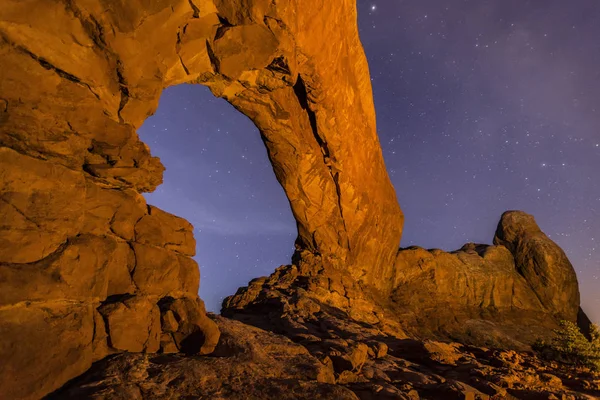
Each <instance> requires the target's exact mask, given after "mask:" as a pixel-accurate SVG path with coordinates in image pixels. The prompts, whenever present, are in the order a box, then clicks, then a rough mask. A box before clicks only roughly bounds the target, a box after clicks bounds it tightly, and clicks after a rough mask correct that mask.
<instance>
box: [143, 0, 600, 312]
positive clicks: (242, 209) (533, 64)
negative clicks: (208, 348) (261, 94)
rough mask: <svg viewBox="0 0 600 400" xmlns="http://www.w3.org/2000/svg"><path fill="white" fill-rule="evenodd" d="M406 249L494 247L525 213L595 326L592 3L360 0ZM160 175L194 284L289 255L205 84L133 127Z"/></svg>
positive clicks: (161, 192) (205, 292) (597, 95)
mask: <svg viewBox="0 0 600 400" xmlns="http://www.w3.org/2000/svg"><path fill="white" fill-rule="evenodd" d="M358 9H359V26H360V32H361V39H362V42H363V45H364V46H365V51H366V53H367V57H368V59H369V65H370V69H371V75H372V81H373V92H374V96H375V106H376V110H377V123H378V133H379V136H380V140H381V144H382V146H383V152H384V156H385V160H386V164H387V168H388V171H389V173H390V177H391V179H392V182H393V184H394V186H395V188H396V191H397V193H398V199H399V201H400V204H401V206H402V208H403V210H404V212H405V214H406V224H405V227H404V238H403V241H402V246H403V247H406V246H409V245H412V244H416V245H420V246H423V247H428V248H430V247H436V248H442V249H444V250H454V249H457V248H459V247H461V246H462V244H464V243H465V242H468V241H475V242H481V243H491V240H492V238H493V234H494V230H495V227H496V224H497V222H498V219H499V217H500V215H501V213H502V212H503V211H505V210H508V209H521V210H524V211H526V212H529V213H531V214H534V215H535V217H536V219H537V221H538V223H539V225H540V226H541V228H542V229H543V230H544V231H545V232H546V233H547V234H548V235H549V236H550V237H551V238H552V239H553V240H554V241H556V242H557V243H558V244H559V245H560V246H561V247H562V248H563V249H564V250H565V251H566V253H567V255H568V256H569V258H570V259H571V262H572V263H573V265H574V266H575V269H576V271H577V274H578V277H579V281H580V288H581V292H582V305H583V307H584V309H585V310H586V312H587V313H588V315H589V316H590V317H591V318H592V319H593V320H594V321H595V322H600V246H599V244H597V243H596V242H598V241H600V179H598V173H599V172H600V41H599V40H598V38H599V37H600V24H598V21H600V4H598V2H597V1H596V0H572V1H570V2H566V1H564V0H538V1H524V0H504V1H488V0H467V1H453V2H449V1H441V0H418V1H417V0H411V1H395V2H392V1H371V2H367V1H363V0H359V1H358ZM139 133H140V135H141V138H142V140H144V141H146V142H147V143H148V144H149V145H150V147H151V149H152V152H153V154H154V155H157V156H159V157H160V158H161V159H162V161H163V163H164V164H165V166H166V167H167V171H166V172H165V183H164V184H163V185H162V186H161V187H159V189H157V191H156V192H155V193H152V194H149V195H146V198H147V199H148V202H149V203H151V204H154V205H157V206H158V207H160V208H163V209H165V210H166V211H169V212H172V213H174V214H176V215H180V216H182V217H184V218H186V219H188V220H189V221H190V222H191V223H192V224H193V225H194V227H195V228H196V232H195V234H196V240H197V242H198V255H197V256H196V260H197V261H198V263H199V264H200V265H201V288H200V295H201V297H202V298H203V299H204V300H205V301H206V304H207V307H208V309H209V310H212V311H218V309H219V308H220V302H221V300H222V299H223V297H225V296H227V295H229V294H232V293H234V292H235V290H236V289H237V287H239V286H244V285H245V284H246V283H247V281H248V280H250V279H252V278H255V277H258V276H262V275H268V274H269V273H271V272H272V271H273V270H274V269H275V268H276V267H277V266H279V265H281V264H286V263H288V262H289V259H290V256H291V253H292V250H293V242H294V239H295V223H294V220H293V218H292V216H291V212H290V210H289V205H288V203H287V200H286V198H285V195H284V194H283V190H282V189H281V188H280V187H279V184H278V183H277V181H276V180H275V177H274V174H273V171H272V169H271V166H270V164H269V162H268V159H267V156H266V151H265V149H264V146H263V144H262V142H261V140H260V137H259V134H258V132H257V130H256V128H255V127H254V126H253V125H252V123H251V122H250V121H249V120H248V119H247V118H246V117H245V116H243V115H241V114H240V113H239V112H237V111H236V110H234V109H233V107H231V106H230V105H229V104H227V103H226V102H225V101H224V100H221V99H216V98H214V97H213V96H212V94H211V93H210V92H209V91H208V89H207V88H205V87H202V86H191V85H180V86H177V87H172V88H169V89H167V90H165V92H164V93H163V96H162V98H161V101H160V106H159V108H158V111H157V112H156V114H155V115H154V116H153V117H151V118H149V119H148V120H147V121H146V123H145V124H144V126H143V127H142V128H141V129H140V132H139Z"/></svg>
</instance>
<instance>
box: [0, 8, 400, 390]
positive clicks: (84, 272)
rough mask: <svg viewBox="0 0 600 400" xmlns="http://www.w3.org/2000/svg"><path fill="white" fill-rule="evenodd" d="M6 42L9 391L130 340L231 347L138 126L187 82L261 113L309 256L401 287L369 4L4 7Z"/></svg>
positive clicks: (31, 386) (4, 271) (1, 151)
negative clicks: (372, 66)
mask: <svg viewBox="0 0 600 400" xmlns="http://www.w3.org/2000/svg"><path fill="white" fill-rule="evenodd" d="M0 52H1V56H0V70H1V71H2V80H1V82H0V123H1V125H0V146H1V147H0V176H2V181H1V182H0V183H1V188H0V199H1V201H0V208H1V214H2V216H3V222H2V224H1V225H0V263H1V267H0V274H1V277H0V334H1V335H2V337H3V341H2V346H1V347H0V357H1V358H2V359H3V361H4V362H3V363H2V366H1V367H0V368H2V370H1V371H0V372H2V373H1V374H0V376H1V377H2V378H0V379H1V380H0V387H1V388H2V390H4V391H6V390H8V391H9V392H8V393H2V395H3V396H0V397H8V398H20V397H25V398H28V397H29V398H37V397H39V396H40V395H42V394H44V393H47V392H49V391H51V390H53V389H54V388H56V387H58V386H60V385H61V384H62V383H64V382H65V381H66V380H68V379H70V378H72V377H74V376H76V375H78V374H79V373H81V372H83V371H84V370H85V369H87V368H88V367H89V365H90V364H91V362H92V360H94V359H97V358H101V357H103V356H104V355H106V354H108V353H110V352H113V351H125V350H127V351H149V352H152V351H157V350H159V349H162V350H163V351H168V350H169V349H173V348H177V349H179V350H185V351H192V352H198V351H199V352H209V351H210V350H211V348H212V347H213V346H214V343H215V341H216V340H217V338H218V332H216V328H215V326H214V323H212V322H211V321H210V320H208V319H207V318H206V316H205V315H204V307H203V304H202V303H201V301H200V300H199V299H198V298H197V294H196V292H197V289H198V280H199V277H198V276H197V274H196V273H194V272H193V271H194V270H195V269H196V266H195V263H194V262H193V261H192V260H191V258H190V257H191V256H192V255H193V252H194V239H193V235H192V232H191V226H190V225H189V223H187V222H186V221H184V220H182V219H180V218H178V217H175V216H173V215H170V214H168V213H165V212H162V211H161V210H159V209H156V208H152V207H148V206H146V204H145V202H144V200H143V198H142V197H141V196H140V193H141V192H148V191H152V190H154V189H155V188H156V186H157V185H159V184H160V183H161V181H162V171H163V167H162V165H161V163H160V161H159V160H158V159H157V158H155V157H152V156H151V155H150V151H149V149H148V147H147V146H146V145H145V144H144V143H142V142H141V141H140V140H139V138H138V136H137V134H136V129H137V128H138V127H139V126H140V125H141V124H142V122H143V121H144V119H145V118H147V116H148V115H150V114H152V113H153V112H154V110H155V109H156V107H157V103H158V98H159V95H160V92H161V91H162V89H163V88H165V87H167V86H170V85H175V84H179V83H184V82H188V83H199V84H203V85H206V86H208V87H209V88H210V89H211V91H212V92H213V93H214V94H215V95H216V96H219V97H223V98H225V99H226V100H227V101H229V102H230V103H231V104H232V105H233V106H234V107H236V108H237V109H238V110H240V111H241V112H242V113H244V114H245V115H247V116H248V117H250V118H251V119H252V120H253V122H254V123H255V124H256V126H257V127H258V129H259V131H260V133H261V136H262V138H263V140H264V142H265V145H266V147H267V151H268V154H269V158H270V160H271V163H272V164H273V168H274V170H275V173H276V176H277V179H278V180H279V182H280V183H281V185H282V186H283V188H284V190H285V192H286V195H287V197H288V199H289V200H290V204H291V208H292V212H293V215H294V217H295V219H296V221H297V226H298V238H297V240H296V255H295V257H294V261H295V262H296V263H297V264H299V265H302V264H303V263H305V264H311V265H313V266H314V265H317V266H318V267H319V268H325V269H327V268H342V269H345V270H347V271H349V272H350V273H351V274H352V276H353V277H354V278H355V279H356V280H357V281H362V282H363V283H364V284H366V285H370V286H371V287H374V288H376V289H379V290H384V291H385V290H388V289H390V288H389V287H388V285H389V284H390V283H391V282H392V281H393V280H392V279H389V278H390V277H391V275H392V273H393V272H392V271H393V270H392V269H393V265H394V262H393V260H394V255H395V254H396V251H397V248H398V245H399V241H400V236H401V231H402V221H403V217H402V213H401V211H400V208H399V206H398V204H397V201H396V196H395V192H394V190H393V188H392V186H391V184H390V182H389V179H388V176H387V172H386V170H385V166H384V162H383V158H382V155H381V151H380V147H379V142H378V139H377V135H376V128H375V113H374V107H373V102H372V97H371V85H370V80H369V73H368V67H367V63H366V59H365V56H364V53H363V50H362V46H361V44H360V41H359V38H358V33H357V27H356V10H355V3H354V1H353V0H340V1H335V2H332V1H326V0H311V1H310V2H307V1H306V0H303V1H292V2H281V3H280V2H275V1H270V0H244V1H238V0H214V1H211V0H132V1H127V2H122V1H117V0H63V1H55V2H48V1H44V0H27V1H22V0H6V1H3V2H2V4H1V5H0ZM172 316H176V317H178V318H179V319H177V318H176V321H181V320H182V319H181V318H182V317H185V318H184V319H185V320H186V321H188V322H189V323H186V324H175V323H172V322H173V320H172V319H171V317H172ZM192 335H193V337H194V338H200V337H201V338H203V340H204V344H203V345H202V346H201V347H200V348H190V346H188V345H187V344H189V341H186V338H187V337H191V336H192ZM24 340H26V341H27V343H28V345H27V346H23V345H22V343H23V341H24ZM195 342H198V340H196V341H195ZM186 343H187V344H186ZM200 343H202V342H200ZM20 344H21V345H20ZM37 344H39V346H38V345H37ZM192 347H193V346H192ZM42 348H43V349H44V350H43V349H42ZM49 348H50V349H52V351H51V352H49V351H48V350H47V349H49ZM25 366H27V368H24V367H25ZM32 366H33V367H32ZM65 366H67V367H65ZM7 382H10V384H7Z"/></svg>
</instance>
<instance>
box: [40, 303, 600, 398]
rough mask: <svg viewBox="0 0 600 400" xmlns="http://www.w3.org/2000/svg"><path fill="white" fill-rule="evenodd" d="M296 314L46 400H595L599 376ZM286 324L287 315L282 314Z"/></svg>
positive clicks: (225, 328) (137, 363)
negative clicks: (290, 322)
mask: <svg viewBox="0 0 600 400" xmlns="http://www.w3.org/2000/svg"><path fill="white" fill-rule="evenodd" d="M272 313H275V311H272ZM273 315H274V314H273ZM304 315H305V317H303V318H300V317H298V316H296V317H294V320H295V321H296V325H295V326H294V328H295V330H292V329H291V327H290V328H289V329H288V330H287V331H285V333H284V335H278V334H274V333H272V332H267V331H264V330H261V329H258V328H255V327H252V326H250V325H247V324H244V323H242V322H239V321H235V320H230V319H227V318H223V317H218V316H212V318H214V320H215V321H216V323H217V325H218V327H219V329H220V330H221V334H222V335H221V341H220V343H219V345H218V346H217V348H216V349H215V351H214V353H213V354H212V355H210V356H204V357H183V356H182V355H181V354H162V355H148V354H119V355H116V356H112V357H109V358H106V359H104V360H102V361H99V362H98V363H96V364H95V365H94V366H93V367H92V368H91V370H90V371H88V372H86V373H85V374H83V375H82V376H81V377H79V378H77V379H75V380H74V381H72V382H69V384H67V385H66V386H65V387H64V388H62V389H60V390H59V391H57V392H56V393H54V394H53V395H51V396H49V399H77V400H80V399H81V400H85V399H161V400H162V399H180V398H194V399H207V400H208V399H240V400H242V399H243V400H247V399H265V398H282V399H290V400H292V399H331V400H338V399H361V400H376V399H377V400H381V399H390V400H392V399H394V400H418V399H431V400H437V399H450V400H464V399H480V400H495V399H517V400H534V399H570V400H575V399H577V400H579V399H581V400H592V399H596V398H598V396H600V374H593V373H589V372H586V371H582V370H581V371H576V370H574V369H573V368H567V367H564V366H561V365H560V364H557V363H549V362H545V361H542V360H540V359H538V358H537V357H536V356H534V355H533V354H531V353H528V352H518V351H512V350H500V349H493V348H485V347H476V346H470V345H464V344H460V343H455V342H439V341H432V340H415V339H409V338H402V337H400V336H402V335H399V334H391V333H390V334H388V333H385V332H383V331H382V330H381V329H380V328H381V326H380V325H372V324H367V323H364V322H359V321H356V320H353V319H352V318H350V317H349V316H348V315H347V314H345V313H342V312H340V311H339V310H337V311H336V310H335V309H331V308H328V309H326V308H323V309H322V310H321V311H319V312H317V313H315V314H312V315H310V316H306V314H304ZM288 316H289V317H293V314H291V311H288ZM282 332H283V331H282ZM286 336H287V337H286ZM290 339H292V340H290Z"/></svg>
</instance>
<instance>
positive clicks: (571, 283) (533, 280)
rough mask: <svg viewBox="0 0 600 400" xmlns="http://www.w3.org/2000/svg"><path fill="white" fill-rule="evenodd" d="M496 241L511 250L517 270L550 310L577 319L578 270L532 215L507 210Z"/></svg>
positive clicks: (571, 319) (495, 238) (560, 316)
mask: <svg viewBox="0 0 600 400" xmlns="http://www.w3.org/2000/svg"><path fill="white" fill-rule="evenodd" d="M494 243H496V244H498V245H502V246H505V247H506V248H507V249H509V250H510V252H511V253H512V254H513V256H514V258H515V266H516V268H517V271H518V272H519V274H520V275H522V276H523V277H525V279H526V280H527V283H528V284H529V286H531V288H532V289H533V292H534V293H535V295H536V296H537V298H538V299H539V301H540V302H541V303H542V305H543V306H544V307H545V308H546V309H547V310H548V311H549V312H551V313H553V314H555V315H556V316H557V317H559V318H562V319H567V320H570V321H575V320H576V315H577V312H578V309H579V286H578V284H577V276H576V275H575V270H574V269H573V266H572V265H571V263H570V262H569V259H568V258H567V256H566V255H565V252H564V251H563V250H562V249H561V248H560V247H558V246H557V245H556V243H554V242H553V241H552V240H550V239H549V238H548V237H547V236H546V235H545V234H544V232H542V230H541V229H540V228H539V226H538V225H537V224H536V222H535V220H534V219H533V216H531V215H528V214H526V213H524V212H520V211H507V212H505V213H504V214H503V215H502V219H501V220H500V223H499V224H498V229H497V230H496V236H495V237H494Z"/></svg>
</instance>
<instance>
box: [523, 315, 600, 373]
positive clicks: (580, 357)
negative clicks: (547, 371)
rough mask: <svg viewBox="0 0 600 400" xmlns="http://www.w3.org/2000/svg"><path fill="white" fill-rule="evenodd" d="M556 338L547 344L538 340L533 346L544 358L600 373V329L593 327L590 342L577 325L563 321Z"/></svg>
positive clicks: (555, 332)
mask: <svg viewBox="0 0 600 400" xmlns="http://www.w3.org/2000/svg"><path fill="white" fill-rule="evenodd" d="M554 334H555V337H554V338H553V339H552V341H550V343H546V342H544V341H543V340H538V341H536V342H535V343H534V345H533V346H532V347H533V349H534V350H535V351H536V352H538V353H539V354H540V355H541V356H542V357H543V358H546V359H549V360H553V361H558V362H561V363H564V364H569V365H573V366H576V367H586V368H589V369H591V370H593V371H600V328H599V327H598V325H592V326H591V332H590V337H591V340H588V339H587V338H586V337H585V336H584V335H583V334H582V333H581V331H580V330H579V327H577V325H576V324H574V323H573V322H570V321H561V322H560V329H555V330H554Z"/></svg>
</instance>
